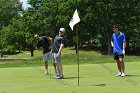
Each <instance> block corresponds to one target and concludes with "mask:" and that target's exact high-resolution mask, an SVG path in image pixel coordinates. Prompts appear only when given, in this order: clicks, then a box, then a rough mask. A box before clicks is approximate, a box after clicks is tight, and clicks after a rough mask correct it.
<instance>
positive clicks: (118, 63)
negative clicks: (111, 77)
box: [116, 60, 122, 72]
mask: <svg viewBox="0 0 140 93" xmlns="http://www.w3.org/2000/svg"><path fill="white" fill-rule="evenodd" d="M116 62H117V66H118V70H119V72H122V71H121V64H120V61H119V60H116Z"/></svg>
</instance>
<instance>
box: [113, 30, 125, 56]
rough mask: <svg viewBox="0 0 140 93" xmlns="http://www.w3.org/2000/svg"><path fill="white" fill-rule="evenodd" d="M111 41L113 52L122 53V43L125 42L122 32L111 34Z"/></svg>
mask: <svg viewBox="0 0 140 93" xmlns="http://www.w3.org/2000/svg"><path fill="white" fill-rule="evenodd" d="M111 40H112V42H113V43H114V47H113V53H114V54H117V55H121V54H123V53H122V51H123V43H124V42H126V38H125V35H124V33H122V32H119V33H118V34H116V33H114V34H113V35H112V39H111Z"/></svg>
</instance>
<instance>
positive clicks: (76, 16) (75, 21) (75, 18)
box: [69, 9, 80, 30]
mask: <svg viewBox="0 0 140 93" xmlns="http://www.w3.org/2000/svg"><path fill="white" fill-rule="evenodd" d="M79 22H80V18H79V15H78V12H77V9H76V10H75V12H74V14H73V17H72V19H71V21H70V23H69V26H70V27H71V29H72V30H73V27H74V25H75V24H77V23H79Z"/></svg>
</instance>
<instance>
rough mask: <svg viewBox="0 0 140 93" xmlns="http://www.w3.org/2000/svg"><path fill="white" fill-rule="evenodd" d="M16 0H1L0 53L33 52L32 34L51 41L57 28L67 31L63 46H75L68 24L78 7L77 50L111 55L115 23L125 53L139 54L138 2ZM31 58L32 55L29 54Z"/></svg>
mask: <svg viewBox="0 0 140 93" xmlns="http://www.w3.org/2000/svg"><path fill="white" fill-rule="evenodd" d="M28 3H29V4H30V5H31V7H29V8H28V9H26V10H23V9H22V2H20V1H19V0H1V1H0V38H1V39H0V50H1V56H2V55H3V53H5V52H8V53H13V52H15V51H17V50H18V51H19V52H20V51H21V50H30V51H32V52H33V50H34V49H35V44H36V42H35V40H34V34H36V33H38V34H40V35H47V36H50V37H52V38H54V36H55V35H56V34H58V30H59V28H60V27H64V28H65V29H66V35H65V38H66V41H67V42H66V46H70V47H73V46H76V39H77V38H76V31H75V30H76V29H75V28H74V31H71V29H70V27H69V22H70V20H71V18H72V16H73V13H74V11H75V9H76V8H77V10H78V13H79V17H80V20H81V21H80V23H78V24H77V30H78V35H79V47H80V48H83V47H86V48H88V49H89V48H91V49H92V50H94V49H96V50H99V51H101V52H103V53H105V54H111V46H110V40H111V35H112V33H113V32H112V28H111V27H112V25H113V24H117V25H118V26H119V29H120V30H121V31H122V32H124V33H125V35H126V39H127V49H126V52H127V54H135V55H138V54H140V52H139V51H140V37H139V35H140V31H139V30H140V21H139V20H140V16H139V14H140V1H139V0H28ZM32 56H33V54H32Z"/></svg>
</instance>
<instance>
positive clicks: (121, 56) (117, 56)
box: [114, 54, 124, 60]
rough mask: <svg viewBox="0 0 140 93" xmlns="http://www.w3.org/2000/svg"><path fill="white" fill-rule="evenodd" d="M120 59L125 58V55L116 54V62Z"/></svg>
mask: <svg viewBox="0 0 140 93" xmlns="http://www.w3.org/2000/svg"><path fill="white" fill-rule="evenodd" d="M119 58H124V55H123V54H122V55H117V54H114V59H115V60H118V59H119Z"/></svg>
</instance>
